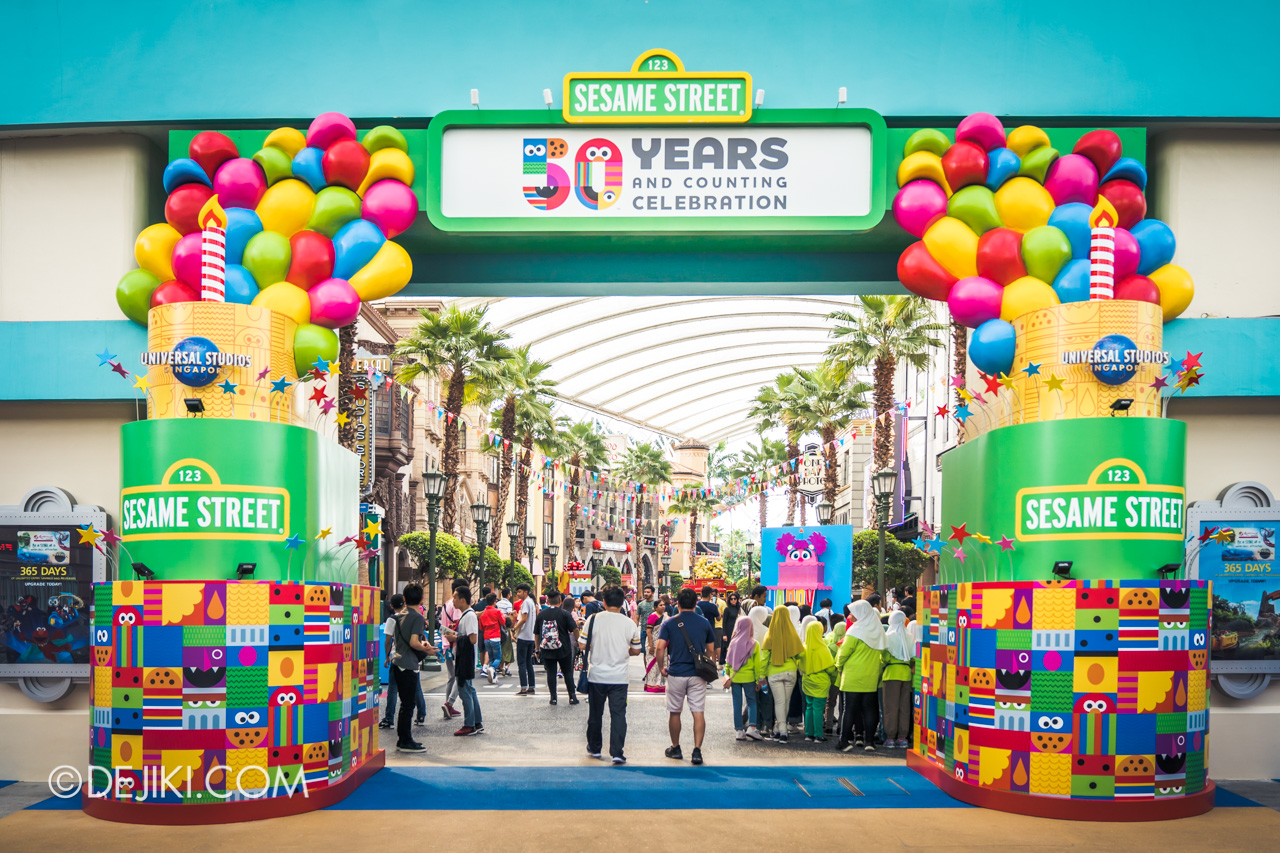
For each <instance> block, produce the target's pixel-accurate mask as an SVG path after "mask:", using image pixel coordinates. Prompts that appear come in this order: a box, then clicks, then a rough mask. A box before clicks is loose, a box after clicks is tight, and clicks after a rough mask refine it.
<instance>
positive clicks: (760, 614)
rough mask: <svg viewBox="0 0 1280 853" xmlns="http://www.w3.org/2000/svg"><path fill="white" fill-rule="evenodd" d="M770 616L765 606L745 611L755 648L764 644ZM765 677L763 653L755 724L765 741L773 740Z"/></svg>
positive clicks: (771, 699) (770, 613)
mask: <svg viewBox="0 0 1280 853" xmlns="http://www.w3.org/2000/svg"><path fill="white" fill-rule="evenodd" d="M772 615H773V610H771V609H770V608H769V605H767V604H757V605H754V606H753V607H752V608H751V609H750V610H748V611H747V618H748V619H750V620H751V633H752V636H753V637H754V638H755V641H756V645H757V646H761V645H763V644H764V638H765V637H766V636H767V635H768V633H769V622H770V616H772ZM767 675H768V671H767V669H766V665H765V659H764V652H760V677H759V678H757V679H756V724H757V728H758V729H759V730H760V733H761V735H762V736H763V737H764V739H765V740H773V697H772V696H771V695H770V694H769V682H768V680H766V676H767Z"/></svg>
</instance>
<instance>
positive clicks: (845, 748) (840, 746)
mask: <svg viewBox="0 0 1280 853" xmlns="http://www.w3.org/2000/svg"><path fill="white" fill-rule="evenodd" d="M836 749H838V750H840V751H841V752H848V751H849V750H851V749H853V744H851V743H838V744H836Z"/></svg>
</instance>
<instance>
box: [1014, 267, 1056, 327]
mask: <svg viewBox="0 0 1280 853" xmlns="http://www.w3.org/2000/svg"><path fill="white" fill-rule="evenodd" d="M1060 301H1061V300H1059V299H1058V292H1057V291H1056V290H1054V289H1053V288H1052V287H1050V286H1049V285H1047V284H1045V283H1044V282H1043V281H1041V280H1040V279H1038V278H1036V277H1035V276H1033V275H1024V276H1023V277H1022V278H1018V279H1014V280H1013V281H1011V282H1009V284H1008V285H1007V286H1006V287H1005V289H1004V301H1003V302H1001V303H1000V319H1001V320H1004V321H1005V322H1007V323H1012V322H1013V321H1014V319H1015V318H1017V317H1021V316H1022V315H1023V314H1030V313H1031V312H1032V311H1039V310H1040V309H1041V308H1048V307H1049V306H1050V305H1057V304H1058V303H1059V302H1060Z"/></svg>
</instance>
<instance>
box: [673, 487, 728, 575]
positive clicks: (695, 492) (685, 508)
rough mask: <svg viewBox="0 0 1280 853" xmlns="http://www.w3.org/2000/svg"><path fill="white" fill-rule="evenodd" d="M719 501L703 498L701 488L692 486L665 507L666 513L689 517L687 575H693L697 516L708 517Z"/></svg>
mask: <svg viewBox="0 0 1280 853" xmlns="http://www.w3.org/2000/svg"><path fill="white" fill-rule="evenodd" d="M718 503H719V501H718V500H717V499H716V498H712V497H703V495H702V487H701V486H699V485H697V484H693V485H691V486H689V487H688V488H685V489H684V490H683V491H680V492H677V494H676V497H675V499H673V500H672V501H671V505H670V506H668V507H667V511H668V512H670V513H672V514H673V515H687V516H689V573H690V575H692V574H693V564H694V562H695V560H696V556H695V555H694V553H693V552H694V551H695V550H697V545H698V516H699V515H703V516H708V515H710V514H711V511H712V510H713V509H715V508H716V505H717V504H718Z"/></svg>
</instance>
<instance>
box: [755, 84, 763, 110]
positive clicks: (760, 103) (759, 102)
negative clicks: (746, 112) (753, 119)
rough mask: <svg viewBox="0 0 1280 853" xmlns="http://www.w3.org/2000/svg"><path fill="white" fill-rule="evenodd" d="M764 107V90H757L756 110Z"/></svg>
mask: <svg viewBox="0 0 1280 853" xmlns="http://www.w3.org/2000/svg"><path fill="white" fill-rule="evenodd" d="M763 106H764V89H756V109H760V108H761V107H763Z"/></svg>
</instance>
